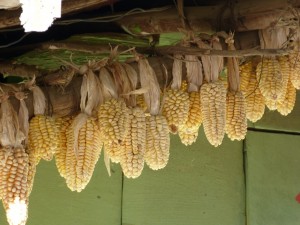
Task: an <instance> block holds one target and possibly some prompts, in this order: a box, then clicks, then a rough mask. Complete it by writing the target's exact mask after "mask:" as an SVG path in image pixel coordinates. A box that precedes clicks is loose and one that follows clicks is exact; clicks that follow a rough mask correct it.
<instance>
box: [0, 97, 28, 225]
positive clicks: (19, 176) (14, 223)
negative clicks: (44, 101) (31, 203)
mask: <svg viewBox="0 0 300 225" xmlns="http://www.w3.org/2000/svg"><path fill="white" fill-rule="evenodd" d="M8 98H9V96H8V95H7V94H3V95H2V96H1V110H0V118H1V120H0V129H1V136H0V143H1V146H2V147H1V149H0V160H1V163H0V197H1V198H2V202H3V206H4V209H5V211H6V216H7V220H8V223H9V224H10V225H22V224H23V225H24V224H25V223H26V220H27V213H28V183H27V177H28V169H29V158H28V154H27V153H26V152H25V148H24V147H23V145H22V143H23V142H24V140H25V134H24V133H22V132H21V130H20V129H19V127H20V126H19V125H20V124H19V121H18V116H17V113H16V112H15V110H14V109H13V107H12V105H11V104H10V102H9V100H8Z"/></svg>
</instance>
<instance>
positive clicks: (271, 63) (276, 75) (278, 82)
mask: <svg viewBox="0 0 300 225" xmlns="http://www.w3.org/2000/svg"><path fill="white" fill-rule="evenodd" d="M256 78H257V81H258V83H259V89H260V91H261V93H262V95H263V96H264V98H265V99H270V100H275V101H276V100H277V99H280V98H281V97H282V95H283V94H284V78H283V73H282V72H281V68H280V64H279V62H278V60H277V59H275V58H264V59H263V61H262V62H260V63H259V64H258V65H257V68H256Z"/></svg>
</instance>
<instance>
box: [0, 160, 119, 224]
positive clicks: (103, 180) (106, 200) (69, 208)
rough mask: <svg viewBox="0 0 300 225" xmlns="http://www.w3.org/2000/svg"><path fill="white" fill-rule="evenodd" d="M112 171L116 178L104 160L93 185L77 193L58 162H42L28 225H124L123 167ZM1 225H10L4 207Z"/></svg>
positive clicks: (92, 182) (96, 171) (31, 199)
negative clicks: (106, 166)
mask: <svg viewBox="0 0 300 225" xmlns="http://www.w3.org/2000/svg"><path fill="white" fill-rule="evenodd" d="M112 169H113V170H114V172H113V174H112V177H108V175H107V172H106V169H105V166H104V163H103V156H102V157H101V158H100V159H99V162H98V163H97V166H96V169H95V172H94V175H93V177H92V179H91V182H90V183H89V184H88V186H87V187H86V189H85V190H83V191H82V192H81V193H77V192H71V191H70V190H69V189H68V188H67V186H66V184H65V180H64V179H63V178H61V177H60V176H59V174H58V172H57V170H56V167H55V162H54V161H52V162H50V163H49V162H44V161H43V162H41V163H40V164H39V165H38V170H37V171H38V172H37V175H36V179H35V184H34V187H33V191H32V194H31V196H30V203H29V219H28V222H27V225H41V224H44V225H46V224H47V225H101V224H112V225H120V223H121V192H122V174H121V171H120V169H119V167H115V166H113V167H112ZM0 224H1V225H6V224H8V223H7V222H6V216H5V212H4V210H3V209H2V207H1V211H0Z"/></svg>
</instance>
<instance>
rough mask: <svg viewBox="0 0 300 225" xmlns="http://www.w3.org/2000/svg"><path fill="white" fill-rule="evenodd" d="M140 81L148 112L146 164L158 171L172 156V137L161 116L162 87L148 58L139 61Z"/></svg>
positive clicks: (164, 119) (165, 121)
mask: <svg viewBox="0 0 300 225" xmlns="http://www.w3.org/2000/svg"><path fill="white" fill-rule="evenodd" d="M138 66H139V73H140V81H141V86H142V88H145V89H147V92H146V93H144V99H145V103H146V105H147V109H148V110H147V112H149V113H150V115H149V116H147V117H146V130H147V131H146V152H145V162H146V164H147V165H148V166H149V168H151V169H153V170H158V169H162V168H164V167H165V166H166V165H167V163H168V160H169V155H170V136H169V128H168V123H167V120H166V118H165V117H164V116H162V115H160V92H161V91H160V87H159V83H158V81H157V78H156V74H155V72H154V70H153V69H152V67H151V66H150V65H149V62H148V60H147V59H146V58H139V60H138Z"/></svg>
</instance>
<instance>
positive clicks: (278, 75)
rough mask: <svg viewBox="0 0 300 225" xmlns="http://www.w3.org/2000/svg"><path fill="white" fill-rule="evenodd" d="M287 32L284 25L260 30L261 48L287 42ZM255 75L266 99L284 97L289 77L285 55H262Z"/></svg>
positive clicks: (276, 46) (270, 47)
mask: <svg viewBox="0 0 300 225" xmlns="http://www.w3.org/2000/svg"><path fill="white" fill-rule="evenodd" d="M287 32H288V29H287V28H284V27H280V28H269V29H265V30H260V31H259V37H260V43H261V48H268V49H274V48H275V49H278V48H282V47H283V46H284V44H285V43H286V42H287ZM256 77H257V81H258V83H259V89H260V91H261V93H262V95H263V96H264V98H265V99H266V100H273V101H278V100H279V99H280V98H284V96H285V93H286V88H287V82H288V78H289V65H288V63H287V60H286V59H285V57H263V58H262V61H261V62H260V63H259V64H258V65H257V68H256ZM270 105H271V104H270Z"/></svg>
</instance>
